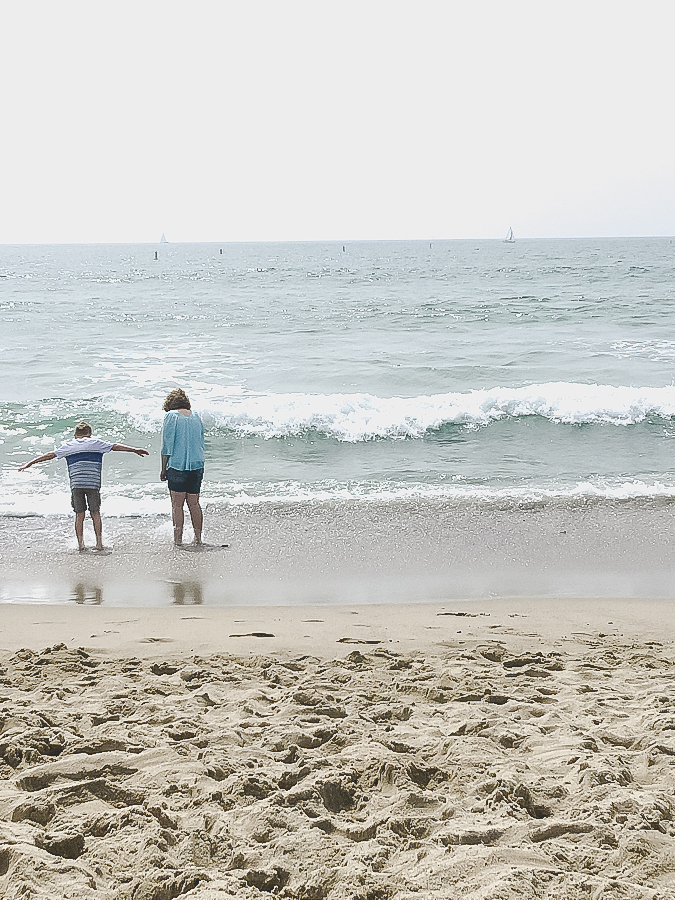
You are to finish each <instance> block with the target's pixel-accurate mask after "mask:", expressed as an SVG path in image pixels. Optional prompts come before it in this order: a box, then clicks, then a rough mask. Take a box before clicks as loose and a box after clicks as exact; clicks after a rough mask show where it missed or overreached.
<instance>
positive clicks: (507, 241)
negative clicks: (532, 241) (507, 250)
mask: <svg viewBox="0 0 675 900" xmlns="http://www.w3.org/2000/svg"><path fill="white" fill-rule="evenodd" d="M515 242H516V239H515V237H514V236H513V228H509V230H508V231H507V233H506V237H505V238H504V243H505V244H515Z"/></svg>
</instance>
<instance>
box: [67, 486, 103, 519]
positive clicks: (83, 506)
mask: <svg viewBox="0 0 675 900" xmlns="http://www.w3.org/2000/svg"><path fill="white" fill-rule="evenodd" d="M70 504H71V506H72V507H73V509H74V510H75V512H76V513H83V512H86V511H87V507H89V512H90V513H97V512H98V511H99V509H100V508H101V492H100V491H99V489H98V488H73V489H72V491H71V492H70Z"/></svg>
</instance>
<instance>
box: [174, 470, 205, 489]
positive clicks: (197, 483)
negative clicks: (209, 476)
mask: <svg viewBox="0 0 675 900" xmlns="http://www.w3.org/2000/svg"><path fill="white" fill-rule="evenodd" d="M203 477H204V470H203V469H191V470H187V471H180V470H179V469H167V470H166V480H167V483H168V485H169V490H170V491H174V492H175V493H176V494H198V493H199V492H200V490H201V487H202V478H203Z"/></svg>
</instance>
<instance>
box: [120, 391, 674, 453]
mask: <svg viewBox="0 0 675 900" xmlns="http://www.w3.org/2000/svg"><path fill="white" fill-rule="evenodd" d="M214 393H215V392H214V391H213V390H211V391H210V394H211V396H209V398H208V399H207V400H206V401H205V402H202V404H201V405H200V406H199V405H198V406H197V408H198V411H199V412H200V413H201V415H202V417H203V419H204V423H205V425H206V427H207V428H210V429H217V430H223V431H227V432H230V433H233V434H235V435H239V436H249V435H253V436H257V437H260V438H263V439H269V438H283V437H294V436H302V435H305V434H307V433H310V432H314V433H318V434H322V435H326V436H328V437H331V438H333V439H335V440H338V441H344V442H351V443H356V442H359V441H368V440H375V439H398V438H421V437H423V436H424V435H425V434H429V433H433V432H436V431H439V430H440V429H442V428H444V427H446V426H449V425H460V426H468V427H476V428H478V427H484V426H487V425H489V424H490V423H492V422H496V421H499V420H502V419H505V418H524V417H540V418H543V419H546V420H548V421H550V422H554V423H560V424H567V425H616V426H627V425H636V424H638V423H640V422H643V421H644V420H645V419H648V418H649V417H655V418H662V419H670V418H671V417H673V416H675V386H673V385H669V386H667V387H642V388H634V387H625V386H619V387H615V386H612V385H598V384H578V383H570V382H547V383H544V384H532V385H527V386H524V387H494V388H489V389H481V390H472V391H467V392H463V393H455V392H450V393H443V394H431V395H423V396H417V397H378V396H375V395H373V394H367V393H352V394H346V393H345V394H342V393H336V394H309V393H286V394H281V393H280V394H274V393H267V394H250V393H242V392H241V391H237V392H236V393H234V392H233V393H231V394H229V393H227V392H226V391H223V392H222V394H221V396H215V395H214ZM195 399H196V400H198V398H195ZM114 408H115V410H116V411H117V412H118V413H121V414H123V415H126V416H128V417H130V418H131V419H132V421H133V423H134V426H135V427H136V428H137V429H139V430H141V431H156V430H158V429H159V428H160V427H161V422H162V413H161V410H158V408H157V405H156V403H153V402H152V401H146V400H143V401H132V400H121V401H117V402H115V404H114Z"/></svg>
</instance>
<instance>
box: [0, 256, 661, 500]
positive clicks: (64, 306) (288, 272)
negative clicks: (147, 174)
mask: <svg viewBox="0 0 675 900" xmlns="http://www.w3.org/2000/svg"><path fill="white" fill-rule="evenodd" d="M155 254H156V255H157V258H156V259H155ZM674 284H675V243H674V242H673V241H672V240H670V239H668V238H655V239H623V240H616V239H611V240H610V239H597V240H556V241H553V240H536V241H535V240H522V241H518V242H517V243H515V244H505V243H503V242H501V241H432V242H431V243H430V242H429V241H416V242H372V243H345V244H344V245H343V244H342V243H297V244H222V245H220V244H171V243H168V244H157V245H149V244H148V245H77V246H68V245H54V246H51V245H50V246H3V247H0V316H1V321H2V331H1V337H0V346H1V348H2V354H1V355H0V473H1V474H0V477H1V479H2V490H1V491H0V515H5V516H33V515H39V516H62V515H69V514H70V507H69V489H68V484H67V474H66V467H65V465H64V464H63V463H62V462H58V461H52V462H51V463H47V464H44V465H41V466H35V467H33V468H32V469H30V470H29V471H28V472H24V473H21V472H18V466H19V465H21V464H22V463H24V462H26V461H27V460H29V459H31V458H32V457H34V456H37V455H40V454H42V453H45V452H48V451H50V450H52V449H54V448H55V447H57V446H58V445H59V444H61V443H62V442H63V441H64V440H66V439H67V438H68V437H70V436H71V434H72V430H73V427H74V425H75V424H76V423H77V422H78V421H79V420H80V419H86V420H87V421H89V422H90V423H91V425H92V427H93V429H94V432H95V434H98V435H100V436H102V437H106V438H110V439H111V440H115V441H119V442H124V443H127V444H132V445H135V446H143V447H147V448H148V449H149V450H150V451H151V455H150V457H148V458H147V459H141V458H139V457H137V456H133V455H131V454H123V453H112V454H109V455H108V456H107V457H106V460H105V463H104V489H103V497H104V508H103V511H104V515H105V516H118V517H128V516H138V515H153V514H156V513H167V514H168V511H169V506H168V499H167V491H166V486H165V485H164V484H161V483H160V482H159V479H158V472H159V448H160V432H161V425H162V417H163V412H162V403H163V400H164V397H165V396H166V394H167V393H168V391H169V390H171V389H172V388H174V387H177V386H180V387H182V388H184V389H185V390H186V391H187V393H188V394H189V396H190V397H191V399H192V402H193V408H195V409H196V410H197V411H198V412H199V413H200V414H201V416H202V418H203V420H204V423H205V426H206V430H207V446H206V454H207V462H206V476H205V482H204V487H203V497H204V498H205V499H206V500H207V501H208V502H209V504H210V505H216V506H218V505H222V506H223V507H226V506H228V505H230V506H231V505H245V504H264V503H292V502H295V501H307V500H309V501H312V500H333V501H336V502H341V501H352V500H360V501H363V502H368V501H372V500H375V501H378V502H381V501H385V502H386V501H388V500H390V499H391V500H397V501H405V500H406V499H408V498H409V499H411V500H415V501H417V500H418V499H419V498H448V499H452V500H454V501H457V502H460V503H461V502H466V503H469V504H476V503H494V502H497V503H499V504H502V505H504V504H506V505H507V506H508V505H509V504H513V505H514V506H517V505H518V504H522V503H523V502H529V501H531V500H533V499H534V500H544V501H546V500H551V501H553V502H562V503H565V502H575V503H576V502H578V501H579V500H580V499H581V500H584V499H593V500H597V501H599V502H602V501H603V500H604V499H608V500H616V499H622V498H636V497H637V498H641V497H644V498H647V499H649V498H653V497H666V498H672V497H675V453H674V452H673V451H674V448H675V419H674V417H675V384H674V381H673V373H674V371H675V369H674V366H675V302H674V301H675V287H674Z"/></svg>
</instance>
